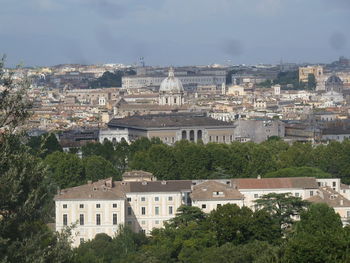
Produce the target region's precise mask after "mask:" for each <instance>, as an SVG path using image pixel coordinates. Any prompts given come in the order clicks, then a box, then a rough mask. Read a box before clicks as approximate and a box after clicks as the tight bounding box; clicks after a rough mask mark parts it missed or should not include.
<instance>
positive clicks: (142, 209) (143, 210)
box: [141, 206, 146, 215]
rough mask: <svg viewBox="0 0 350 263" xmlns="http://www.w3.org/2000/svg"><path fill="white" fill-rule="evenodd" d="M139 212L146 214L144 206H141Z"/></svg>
mask: <svg viewBox="0 0 350 263" xmlns="http://www.w3.org/2000/svg"><path fill="white" fill-rule="evenodd" d="M141 214H142V215H145V214H146V207H144V206H143V207H141Z"/></svg>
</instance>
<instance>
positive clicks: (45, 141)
mask: <svg viewBox="0 0 350 263" xmlns="http://www.w3.org/2000/svg"><path fill="white" fill-rule="evenodd" d="M27 144H28V146H29V147H30V148H32V150H33V153H34V154H37V155H38V156H40V157H41V158H45V157H46V156H47V155H49V154H51V153H53V152H57V151H58V152H62V151H63V149H62V147H61V145H60V144H59V142H58V140H57V138H56V136H55V134H53V133H48V134H44V135H41V136H33V137H30V138H29V141H28V143H27Z"/></svg>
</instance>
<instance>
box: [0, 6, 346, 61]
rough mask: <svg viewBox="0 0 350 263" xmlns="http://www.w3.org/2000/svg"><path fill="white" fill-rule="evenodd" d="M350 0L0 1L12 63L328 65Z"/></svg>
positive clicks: (2, 37) (341, 38)
mask: <svg viewBox="0 0 350 263" xmlns="http://www.w3.org/2000/svg"><path fill="white" fill-rule="evenodd" d="M349 26H350V0H0V54H1V53H5V54H7V57H8V59H7V61H8V63H9V64H16V63H20V62H23V63H24V65H31V66H36V65H54V64H60V63H89V64H93V63H126V64H130V63H133V62H137V61H138V58H139V57H140V56H143V57H145V61H146V64H149V65H189V64H211V63H228V61H230V62H229V63H235V64H236V63H245V64H253V63H277V62H279V61H280V60H281V59H283V61H285V62H329V61H333V60H335V59H337V58H338V57H339V56H340V55H345V56H348V57H350V30H349Z"/></svg>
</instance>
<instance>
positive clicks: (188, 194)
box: [55, 171, 350, 246]
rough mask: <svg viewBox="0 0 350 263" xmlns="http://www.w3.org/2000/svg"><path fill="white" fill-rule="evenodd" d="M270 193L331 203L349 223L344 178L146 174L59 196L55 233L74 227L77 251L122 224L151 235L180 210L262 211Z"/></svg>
mask: <svg viewBox="0 0 350 263" xmlns="http://www.w3.org/2000/svg"><path fill="white" fill-rule="evenodd" d="M269 193H281V194H282V193H290V194H291V195H292V196H295V197H300V198H301V199H303V200H308V201H310V202H320V203H327V204H328V205H330V206H331V207H333V208H334V209H335V211H336V212H338V213H339V214H340V215H341V217H342V220H343V222H344V224H346V222H347V221H348V220H349V219H350V201H349V200H348V199H347V197H348V196H349V195H350V190H349V186H347V185H343V184H341V183H340V179H316V178H313V177H299V178H297V177H294V178H245V179H222V180H194V181H192V180H169V181H158V180H156V178H155V177H154V176H153V175H152V174H150V173H146V172H143V171H133V172H128V173H126V174H124V176H123V181H113V180H112V179H111V178H109V179H104V180H100V181H98V182H94V183H92V182H88V184H86V185H81V186H78V187H73V188H68V189H63V190H61V191H59V193H58V194H57V195H56V196H55V206H56V230H57V231H61V230H63V229H64V228H66V227H69V226H73V246H79V244H80V243H82V242H84V241H87V240H90V239H93V238H94V237H95V235H96V234H98V233H106V234H108V235H110V236H114V235H115V234H117V233H118V229H119V226H120V225H127V226H129V227H130V228H131V229H132V230H133V231H135V232H144V233H145V234H150V232H151V231H152V229H154V228H161V227H163V226H164V222H166V221H168V220H170V219H172V218H173V217H175V215H176V211H177V209H178V208H179V207H180V206H181V205H188V206H196V207H199V208H200V209H201V210H202V211H204V212H205V213H209V212H211V211H212V210H215V209H217V208H218V207H220V206H222V205H225V204H236V205H238V206H239V207H243V206H247V207H249V208H251V209H253V210H255V209H258V207H257V206H256V204H255V201H256V200H257V199H259V198H261V197H262V196H263V195H266V194H269Z"/></svg>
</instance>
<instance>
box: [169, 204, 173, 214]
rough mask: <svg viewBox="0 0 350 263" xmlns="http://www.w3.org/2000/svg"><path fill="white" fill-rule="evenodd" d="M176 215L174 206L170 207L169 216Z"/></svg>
mask: <svg viewBox="0 0 350 263" xmlns="http://www.w3.org/2000/svg"><path fill="white" fill-rule="evenodd" d="M173 213H174V209H173V207H172V206H169V215H172V214H173Z"/></svg>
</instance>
